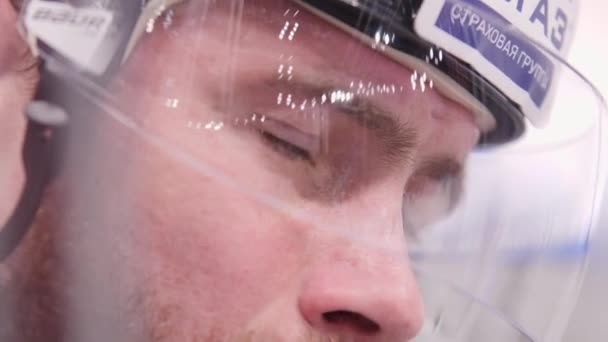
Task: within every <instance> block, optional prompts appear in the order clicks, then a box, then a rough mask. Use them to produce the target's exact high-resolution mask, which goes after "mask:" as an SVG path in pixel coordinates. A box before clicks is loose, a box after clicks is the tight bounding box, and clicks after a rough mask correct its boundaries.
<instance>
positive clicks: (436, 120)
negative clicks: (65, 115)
mask: <svg viewBox="0 0 608 342" xmlns="http://www.w3.org/2000/svg"><path fill="white" fill-rule="evenodd" d="M157 14H158V16H153V17H151V18H150V19H149V21H148V22H147V25H146V27H145V30H144V32H142V34H141V36H140V37H139V38H138V39H137V40H136V42H134V43H133V45H132V49H131V50H130V52H129V54H128V56H127V57H126V59H125V61H124V63H123V64H122V66H121V67H120V69H119V70H118V71H117V72H116V73H115V74H114V75H113V76H112V77H111V79H110V80H109V81H107V82H104V83H103V84H102V83H101V82H98V81H96V80H95V79H93V78H89V77H88V76H87V75H86V74H79V73H78V72H76V71H75V70H74V69H73V68H72V67H70V66H69V65H67V64H65V63H63V62H60V61H59V60H57V59H54V58H53V57H50V56H48V55H47V54H46V53H44V52H42V57H43V58H44V59H45V61H46V63H47V67H48V68H50V69H52V70H54V71H56V72H57V73H58V74H60V75H63V77H65V78H66V79H67V80H69V81H70V85H71V88H70V89H66V91H70V92H74V93H73V94H74V95H73V96H74V97H80V98H82V99H84V100H85V102H78V103H80V105H76V106H73V108H69V109H68V110H69V114H70V120H71V121H70V127H71V129H70V131H69V139H68V140H67V141H68V146H67V148H66V157H65V163H64V165H63V168H62V172H61V174H60V175H59V176H58V178H57V179H56V180H55V181H54V182H53V184H52V185H51V187H50V189H49V191H48V193H47V194H46V195H45V196H46V197H45V201H43V207H42V210H40V211H39V213H38V215H37V218H36V224H35V225H34V227H33V230H34V233H33V234H37V231H40V230H46V231H52V232H53V233H52V235H53V236H55V238H53V239H52V241H53V242H52V248H51V250H52V251H53V253H55V254H54V255H59V256H60V257H59V259H58V260H61V261H60V262H59V261H58V264H59V265H60V266H61V267H63V268H64V269H65V272H63V273H62V275H61V277H62V282H63V281H65V284H68V285H66V286H65V291H66V292H68V293H69V295H67V296H64V297H62V301H61V302H60V303H59V304H58V305H61V308H63V311H61V312H62V314H65V315H66V317H68V319H67V320H66V322H68V323H67V324H65V329H67V330H68V331H69V333H68V334H67V336H75V337H74V338H75V339H74V341H84V340H92V339H98V338H99V336H106V337H108V338H109V339H111V340H122V339H125V337H128V338H132V340H135V339H137V338H143V339H144V340H154V341H156V340H158V341H185V340H209V341H216V340H217V341H224V340H234V341H241V340H242V341H272V340H277V341H298V339H301V340H303V341H308V340H314V341H317V340H318V341H325V340H327V341H335V340H341V339H342V340H345V341H351V340H355V341H359V340H362V341H363V340H365V341H367V340H370V341H371V340H374V338H376V339H378V340H383V341H407V340H410V339H412V338H414V336H415V335H417V334H418V332H419V331H422V333H421V335H420V337H419V339H420V341H490V340H491V341H497V342H498V341H533V340H535V338H538V339H542V338H545V337H546V336H548V335H547V334H553V333H555V324H556V322H561V320H563V319H564V317H567V316H568V315H569V313H570V311H571V309H572V308H571V307H570V306H569V303H570V302H571V300H572V299H573V298H574V299H575V298H576V296H577V291H578V287H577V284H578V280H579V279H580V277H581V275H582V270H583V268H584V258H574V259H571V260H570V259H569V260H570V261H569V263H568V264H567V265H568V266H567V267H566V268H564V269H566V270H567V271H566V276H565V278H562V279H567V281H563V282H558V283H554V284H552V285H551V291H550V292H551V296H552V298H570V299H569V301H568V302H567V303H566V302H564V301H552V302H551V301H545V302H543V303H542V305H540V304H534V305H532V304H529V305H528V306H525V303H530V302H528V300H529V299H530V298H531V297H533V295H531V294H535V293H539V291H541V290H542V289H546V284H541V283H538V282H537V280H538V277H540V276H538V277H536V278H535V277H534V276H530V277H528V278H526V279H527V280H521V283H519V286H513V287H511V288H510V289H509V291H506V290H505V287H506V286H507V285H505V284H510V282H512V281H515V280H514V279H523V278H521V277H520V275H521V270H522V266H521V265H522V260H525V262H529V264H526V265H533V266H531V267H538V268H540V266H539V265H546V264H551V265H552V264H553V262H556V261H555V260H557V259H559V258H555V256H556V255H562V254H560V253H559V251H560V250H562V249H560V248H569V247H572V248H575V249H576V248H580V251H582V252H581V253H582V255H584V253H585V252H584V251H585V246H586V243H587V241H588V238H589V236H590V233H591V231H592V229H593V223H594V214H595V213H594V208H596V206H597V203H596V202H597V200H596V192H597V191H598V188H599V186H600V185H601V182H600V178H601V176H602V174H601V173H600V167H601V165H600V158H599V157H600V155H601V152H602V150H601V146H602V145H601V144H602V142H601V139H600V138H601V135H600V133H601V129H600V128H601V126H602V125H603V123H602V121H601V120H602V119H603V118H602V115H603V114H604V113H602V108H603V107H602V106H603V104H602V101H601V99H600V98H599V97H598V96H597V95H596V93H595V91H594V89H593V88H592V87H591V86H590V85H589V84H588V83H587V82H586V80H585V79H583V78H582V77H580V75H578V74H577V73H576V72H574V71H573V70H572V69H571V68H570V67H569V66H568V65H567V64H565V63H562V62H560V61H559V60H558V59H556V58H554V57H553V58H554V59H555V61H556V63H558V64H560V65H559V80H557V79H556V80H555V83H554V84H553V86H554V87H555V89H556V90H555V91H556V95H555V96H554V105H553V114H554V115H553V116H552V118H553V119H552V120H551V121H550V123H549V124H548V125H547V127H544V128H543V129H534V128H531V127H530V128H528V129H527V130H526V132H525V134H524V135H523V136H522V138H521V139H520V140H518V141H516V142H514V143H512V144H508V145H506V146H501V147H496V148H491V149H481V150H478V151H474V150H475V146H476V145H477V143H478V139H479V138H480V136H481V134H482V131H481V128H480V127H479V125H478V119H477V117H476V115H478V113H476V112H474V111H473V110H471V109H469V108H467V107H466V106H465V105H463V104H462V103H461V102H459V101H456V99H455V98H454V97H453V96H449V97H448V96H446V95H444V93H445V92H442V91H441V89H438V87H437V84H438V82H439V81H437V80H435V79H434V78H433V76H431V75H430V74H429V73H427V72H426V71H424V70H419V69H417V68H416V67H413V66H412V65H406V64H404V63H400V62H399V61H396V60H395V59H394V58H390V57H388V56H387V55H386V54H385V52H384V49H383V46H382V42H380V43H378V42H376V43H373V42H371V43H370V42H368V41H365V40H361V39H358V38H356V37H354V36H353V35H352V34H350V33H348V32H345V31H343V30H341V29H340V28H338V27H336V26H334V25H332V24H330V23H328V22H327V21H325V20H324V19H322V18H320V17H318V16H317V15H314V14H312V13H311V12H309V11H308V10H306V9H304V8H302V7H300V6H299V5H297V4H296V3H295V2H293V1H282V0H255V1H184V2H179V3H176V4H174V5H171V6H167V7H166V8H161V9H159V10H158V13H157ZM362 25H365V23H362ZM497 25H501V24H499V23H497ZM65 44H70V42H67V41H66V42H65ZM479 82H484V81H483V80H482V79H479ZM444 84H445V82H444ZM70 96H72V95H70ZM38 234H40V233H39V232H38ZM30 245H31V242H30ZM26 246H27V245H26ZM24 248H27V247H24ZM45 248H46V247H45ZM576 250H578V249H576ZM525 262H523V264H525ZM518 272H519V273H518ZM91 279H96V280H95V281H92V280H91ZM107 279H115V280H116V281H108V280H107ZM454 289H459V290H457V291H453V290H454ZM465 293H466V295H465ZM92 294H93V295H92ZM547 295H548V294H547ZM133 298H136V300H132V299H133ZM473 298H475V299H474V300H473ZM506 298H508V300H507V299H506ZM513 303H516V304H517V305H515V304H513ZM13 305H14V306H13V307H18V305H19V303H18V301H17V302H16V303H13ZM520 305H523V306H524V307H525V309H520V308H521V307H522V306H520ZM9 307H10V306H9ZM424 307H426V313H425V311H424V309H423V308H424ZM9 310H10V309H9ZM496 312H500V314H498V315H497V314H495V313H496ZM115 314H119V315H123V316H120V317H124V320H123V319H120V320H117V319H115V318H113V319H111V318H109V317H110V316H112V315H115ZM361 317H364V318H365V319H361ZM99 321H103V322H107V324H108V325H109V326H116V327H120V329H107V330H104V332H100V330H99V329H98V328H95V326H96V325H95V324H93V322H99ZM370 322H371V323H370ZM127 323H128V324H127ZM423 325H424V328H422V326H423ZM421 329H422V330H421ZM548 331H550V333H549V332H548ZM100 334H102V335H100ZM142 336H143V337H142ZM332 338H333V339H332Z"/></svg>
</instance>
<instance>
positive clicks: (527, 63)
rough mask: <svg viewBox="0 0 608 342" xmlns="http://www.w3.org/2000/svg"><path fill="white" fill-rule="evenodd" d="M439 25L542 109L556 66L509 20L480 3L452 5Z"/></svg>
mask: <svg viewBox="0 0 608 342" xmlns="http://www.w3.org/2000/svg"><path fill="white" fill-rule="evenodd" d="M435 25H436V26H437V27H438V28H440V29H442V30H443V31H445V32H446V33H448V34H450V35H452V36H453V37H455V38H457V39H459V40H460V41H461V42H463V43H465V44H467V45H468V46H470V47H472V48H474V49H475V50H477V51H479V53H480V54H481V55H482V56H483V57H484V58H485V59H486V60H487V61H489V62H490V63H492V64H493V65H494V66H495V67H497V68H498V69H500V70H501V71H502V72H503V73H504V74H505V75H506V76H507V77H509V78H510V79H511V80H512V81H513V82H514V83H515V84H517V85H518V86H519V87H521V88H522V89H523V90H525V91H527V92H528V94H529V95H530V98H531V99H532V101H533V102H534V104H535V105H536V106H537V107H541V105H542V103H543V101H544V99H545V96H546V94H547V90H548V88H549V85H550V83H551V79H552V77H553V64H552V63H551V61H550V60H549V59H548V58H547V56H546V55H545V54H544V53H543V52H541V51H540V50H539V48H537V47H536V46H534V45H533V44H532V43H530V42H529V41H528V40H527V39H526V38H525V37H524V36H523V35H522V34H521V33H520V32H518V31H516V30H515V29H514V28H513V26H512V25H511V23H509V22H508V21H507V20H506V19H504V18H503V17H502V16H500V15H499V14H498V13H496V12H495V11H494V10H493V9H491V8H490V7H488V6H486V5H485V4H484V3H482V2H480V1H477V0H462V1H458V2H451V1H448V2H446V3H445V5H444V6H443V8H442V10H441V12H440V13H439V17H438V18H437V20H436V22H435Z"/></svg>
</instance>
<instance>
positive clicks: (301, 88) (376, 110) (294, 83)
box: [266, 76, 418, 163]
mask: <svg viewBox="0 0 608 342" xmlns="http://www.w3.org/2000/svg"><path fill="white" fill-rule="evenodd" d="M266 83H267V84H268V85H271V86H274V87H282V86H284V87H287V88H289V89H293V90H294V92H296V93H297V92H299V93H304V94H306V95H308V96H312V97H316V98H318V100H319V101H320V99H321V97H322V96H326V97H327V99H328V100H327V101H328V104H329V105H330V106H333V107H335V108H337V109H339V110H340V112H341V113H343V114H345V115H347V117H349V118H350V119H352V120H354V121H355V122H356V123H357V124H359V125H361V126H362V127H364V128H366V129H368V130H370V131H372V132H373V133H374V134H375V135H376V136H377V137H378V138H379V139H380V140H381V141H382V142H383V143H384V145H385V155H384V157H385V159H386V160H387V161H388V162H390V163H396V162H399V161H403V160H406V161H411V160H412V155H413V151H414V148H415V147H416V141H417V136H418V134H417V131H416V129H415V128H414V127H413V126H411V125H410V124H408V123H407V122H402V121H400V120H399V119H397V118H398V117H399V115H398V114H397V113H392V112H390V111H387V110H385V109H384V108H382V107H380V106H379V105H378V104H376V103H374V102H373V101H369V100H368V99H365V98H362V97H361V96H358V95H357V94H355V93H354V92H352V91H350V90H349V88H348V87H347V86H341V85H336V84H335V82H331V81H324V80H311V79H306V78H304V77H301V76H300V77H293V79H292V80H290V81H286V80H278V79H273V80H268V82H266ZM335 92H342V93H343V94H344V93H349V94H351V96H352V97H351V99H350V100H348V101H335V102H332V101H331V100H330V98H331V95H332V93H335Z"/></svg>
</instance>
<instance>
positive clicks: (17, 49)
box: [0, 0, 36, 77]
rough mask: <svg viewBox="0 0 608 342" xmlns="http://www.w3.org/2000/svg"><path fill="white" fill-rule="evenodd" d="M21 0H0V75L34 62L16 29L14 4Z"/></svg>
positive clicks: (21, 68) (18, 70)
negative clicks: (0, 33) (0, 36)
mask: <svg viewBox="0 0 608 342" xmlns="http://www.w3.org/2000/svg"><path fill="white" fill-rule="evenodd" d="M20 4H21V1H10V0H0V32H2V39H0V77H2V76H6V74H7V73H12V72H20V71H25V70H27V69H29V68H32V66H33V65H34V64H35V63H36V60H35V58H34V57H33V56H32V55H31V54H30V51H29V47H28V46H27V44H26V43H25V41H24V40H23V39H22V37H21V35H20V34H19V32H18V31H17V10H16V8H17V7H16V6H18V5H20Z"/></svg>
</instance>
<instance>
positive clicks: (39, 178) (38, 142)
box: [0, 67, 68, 262]
mask: <svg viewBox="0 0 608 342" xmlns="http://www.w3.org/2000/svg"><path fill="white" fill-rule="evenodd" d="M40 72H41V80H40V84H39V87H38V90H37V92H36V95H35V97H34V100H33V101H32V102H30V104H29V105H28V106H27V108H26V113H25V114H26V117H27V121H28V123H27V129H26V132H25V140H24V143H23V147H22V150H21V157H22V159H23V165H24V169H25V176H26V180H25V185H24V187H23V190H22V191H21V195H20V197H19V201H18V203H17V206H16V207H15V209H14V211H13V213H12V214H11V216H10V217H9V219H8V221H7V222H6V223H5V224H4V226H3V227H2V228H1V229H0V262H3V261H4V260H5V259H6V258H8V257H9V256H10V255H11V254H12V253H13V251H14V250H15V249H16V248H17V246H18V245H19V244H20V243H21V241H22V240H23V238H24V237H25V235H26V234H27V232H28V230H29V228H30V226H31V225H32V222H33V221H34V217H35V215H36V212H37V211H38V208H39V206H40V203H41V200H42V196H43V194H44V192H45V189H46V187H47V185H48V184H49V183H50V181H51V180H52V179H53V178H54V177H55V175H56V174H57V171H58V169H59V166H60V164H61V152H62V150H63V144H62V141H63V137H64V136H65V134H63V133H64V132H63V131H65V129H66V128H67V124H68V115H67V113H66V111H65V110H64V109H63V108H62V107H60V106H58V105H56V104H55V103H54V101H53V100H52V95H51V94H52V93H54V92H56V91H57V90H56V89H55V90H51V89H52V88H51V87H55V88H56V87H57V86H58V83H57V82H56V81H55V80H54V77H52V76H51V75H50V73H49V72H47V71H45V69H44V67H40Z"/></svg>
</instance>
